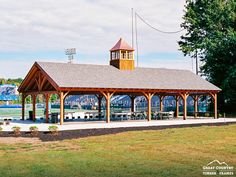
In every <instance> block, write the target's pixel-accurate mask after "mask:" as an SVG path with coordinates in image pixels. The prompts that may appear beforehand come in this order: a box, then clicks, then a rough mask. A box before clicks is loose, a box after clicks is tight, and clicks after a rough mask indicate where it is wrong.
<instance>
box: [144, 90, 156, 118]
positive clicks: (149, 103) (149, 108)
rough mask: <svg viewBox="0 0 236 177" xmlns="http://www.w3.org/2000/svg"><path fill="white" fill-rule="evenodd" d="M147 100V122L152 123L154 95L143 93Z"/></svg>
mask: <svg viewBox="0 0 236 177" xmlns="http://www.w3.org/2000/svg"><path fill="white" fill-rule="evenodd" d="M143 94H144V96H145V97H146V99H147V102H148V105H147V106H148V107H147V120H148V121H150V120H151V119H152V97H153V95H154V93H143Z"/></svg>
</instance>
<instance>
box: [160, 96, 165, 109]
mask: <svg viewBox="0 0 236 177" xmlns="http://www.w3.org/2000/svg"><path fill="white" fill-rule="evenodd" d="M164 98H165V96H161V95H160V96H159V99H160V111H163V100H164Z"/></svg>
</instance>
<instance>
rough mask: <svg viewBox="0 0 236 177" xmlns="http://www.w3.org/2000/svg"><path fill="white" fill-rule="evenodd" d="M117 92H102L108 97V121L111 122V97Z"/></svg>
mask: <svg viewBox="0 0 236 177" xmlns="http://www.w3.org/2000/svg"><path fill="white" fill-rule="evenodd" d="M114 93H115V92H112V93H111V92H101V94H102V95H103V96H104V97H105V98H106V122H107V123H110V114H111V110H110V104H111V97H112V95H113V94H114Z"/></svg>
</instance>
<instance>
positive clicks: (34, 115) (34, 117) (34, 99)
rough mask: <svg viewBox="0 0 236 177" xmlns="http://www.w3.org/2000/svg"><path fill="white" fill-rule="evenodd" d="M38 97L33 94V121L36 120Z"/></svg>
mask: <svg viewBox="0 0 236 177" xmlns="http://www.w3.org/2000/svg"><path fill="white" fill-rule="evenodd" d="M36 98H37V95H35V94H33V95H32V100H33V103H32V104H33V105H32V106H33V121H35V120H36Z"/></svg>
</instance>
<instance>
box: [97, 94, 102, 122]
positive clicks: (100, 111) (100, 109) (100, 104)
mask: <svg viewBox="0 0 236 177" xmlns="http://www.w3.org/2000/svg"><path fill="white" fill-rule="evenodd" d="M96 97H97V99H98V117H99V119H101V115H102V98H103V96H102V95H100V94H98V95H96Z"/></svg>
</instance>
